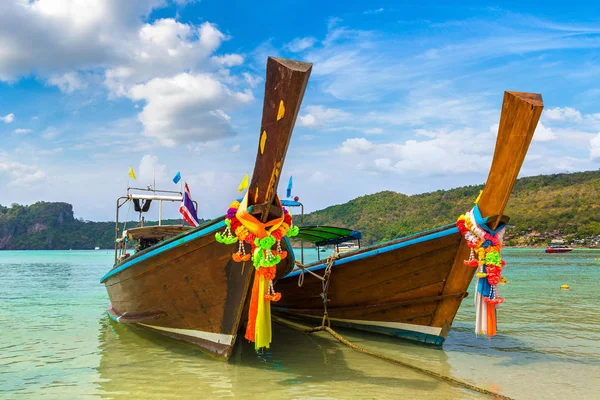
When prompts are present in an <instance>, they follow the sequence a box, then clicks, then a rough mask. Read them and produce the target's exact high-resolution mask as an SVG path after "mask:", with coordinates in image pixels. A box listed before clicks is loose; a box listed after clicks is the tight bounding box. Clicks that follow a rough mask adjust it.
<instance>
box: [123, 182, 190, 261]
mask: <svg viewBox="0 0 600 400" xmlns="http://www.w3.org/2000/svg"><path fill="white" fill-rule="evenodd" d="M182 199H183V193H182V192H177V191H172V190H158V189H154V188H152V187H151V186H148V188H146V189H142V188H131V187H130V188H127V195H125V196H121V197H119V198H118V199H117V209H116V220H115V264H117V263H119V262H121V261H123V260H124V259H126V258H128V257H129V256H130V255H131V254H130V253H129V252H128V249H129V246H130V243H135V245H134V248H133V249H134V251H135V252H139V251H142V250H144V249H147V248H148V247H151V246H154V245H155V244H157V243H160V242H162V241H163V240H166V239H169V238H171V237H173V236H176V235H179V234H180V233H183V232H186V231H188V230H190V229H192V228H193V227H192V226H190V225H188V224H187V223H186V221H185V220H184V219H182V220H181V224H177V225H173V224H171V225H163V203H164V202H167V203H177V204H178V205H179V203H181V201H182ZM152 204H155V205H157V208H158V218H157V222H152V224H148V223H147V222H146V217H145V216H146V215H147V213H148V212H149V211H150V206H151V205H152ZM132 205H133V211H134V212H135V213H137V214H138V218H137V219H138V222H137V224H136V225H133V226H129V227H128V226H127V225H128V224H130V223H131V221H129V219H130V212H131V211H132V210H131V208H132V207H131V206H132ZM125 206H127V208H126V209H127V211H126V212H127V215H126V217H125V221H124V222H123V224H122V227H119V211H121V209H125ZM194 208H195V209H196V213H197V212H198V203H197V202H195V201H194Z"/></svg>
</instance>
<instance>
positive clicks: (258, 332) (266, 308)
mask: <svg viewBox="0 0 600 400" xmlns="http://www.w3.org/2000/svg"><path fill="white" fill-rule="evenodd" d="M257 278H258V279H260V282H259V286H258V313H257V314H256V326H255V331H254V332H255V340H256V341H255V342H254V347H255V348H256V349H260V348H262V347H266V348H267V349H268V348H269V346H270V345H271V302H270V301H267V300H265V296H266V295H267V292H268V290H269V282H268V281H267V280H266V279H265V276H264V275H263V274H256V276H255V277H254V279H257Z"/></svg>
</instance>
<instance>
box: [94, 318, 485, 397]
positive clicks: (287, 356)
mask: <svg viewBox="0 0 600 400" xmlns="http://www.w3.org/2000/svg"><path fill="white" fill-rule="evenodd" d="M99 325H100V332H99V348H100V357H101V358H100V363H99V367H98V375H99V378H100V379H99V381H98V389H99V390H100V392H101V395H102V396H104V397H108V398H111V399H131V398H144V399H146V398H150V399H164V398H200V397H201V398H220V397H240V398H241V397H245V398H255V397H258V396H260V397H261V398H265V399H276V398H290V397H296V396H302V397H327V398H348V395H349V393H348V385H350V384H352V383H353V382H356V381H361V382H365V383H367V386H366V387H368V388H369V389H368V390H369V396H367V393H366V392H364V393H363V394H364V395H365V396H367V397H374V398H397V396H398V395H401V394H405V395H410V396H415V395H418V394H422V395H424V396H427V394H430V393H440V391H442V392H443V393H448V395H449V396H450V398H456V397H460V398H477V396H475V395H472V396H471V395H470V394H469V393H466V394H465V392H464V391H462V390H460V389H458V388H455V387H453V386H451V385H449V384H447V383H445V382H442V381H438V380H436V379H433V378H431V377H428V376H425V375H423V374H420V373H417V372H414V371H412V370H409V369H406V368H402V367H396V366H392V365H391V364H389V363H387V362H384V361H380V360H378V359H375V358H372V357H370V356H366V355H364V354H360V353H357V352H355V351H353V350H351V349H349V348H348V347H346V346H343V345H341V344H339V343H338V342H336V341H335V340H333V339H332V338H331V337H330V336H329V335H327V334H323V333H319V334H311V335H307V334H304V333H301V332H299V331H296V330H294V329H291V328H288V327H285V326H281V325H278V324H274V325H273V335H274V338H275V340H274V342H273V346H272V347H271V350H270V351H267V352H264V353H262V354H256V352H255V351H254V346H253V345H252V344H251V343H247V342H246V341H239V343H238V345H237V346H236V348H235V350H234V352H233V354H232V357H231V359H230V362H229V363H216V362H214V361H213V360H212V359H211V358H209V357H208V356H206V355H205V354H203V353H202V352H201V351H199V350H198V349H197V348H195V347H193V346H191V345H188V344H186V343H184V342H180V341H177V340H173V339H170V338H167V337H163V336H160V335H155V334H153V333H152V332H149V331H147V330H145V329H142V328H138V327H135V326H124V325H123V324H118V323H115V322H114V321H112V320H110V319H109V318H108V317H107V316H104V317H102V318H101V319H100V321H99ZM340 332H341V333H342V334H344V335H345V336H347V337H348V338H349V339H351V340H353V341H355V342H356V343H359V344H360V345H362V346H365V347H368V348H370V349H373V350H376V351H378V352H382V353H384V354H386V355H389V356H392V357H399V358H402V359H404V360H407V361H409V362H411V363H414V364H416V365H419V366H422V367H427V368H431V369H434V370H435V371H436V372H439V373H442V374H449V373H450V365H449V364H448V362H447V355H446V353H445V352H443V351H439V350H435V349H427V348H423V347H421V346H415V345H413V344H411V343H405V344H398V343H397V342H394V341H393V340H392V339H391V338H386V337H380V336H378V335H373V334H368V333H359V332H349V331H340ZM358 335H360V336H358ZM364 389H365V386H364V385H363V389H362V390H364ZM356 395H357V396H358V395H359V394H358V393H357V394H356ZM465 395H466V396H465ZM452 396H455V397H452ZM358 397H360V396H358Z"/></svg>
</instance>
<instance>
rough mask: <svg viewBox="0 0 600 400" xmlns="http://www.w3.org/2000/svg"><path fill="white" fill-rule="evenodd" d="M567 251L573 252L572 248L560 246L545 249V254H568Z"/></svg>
mask: <svg viewBox="0 0 600 400" xmlns="http://www.w3.org/2000/svg"><path fill="white" fill-rule="evenodd" d="M569 251H573V248H572V247H569V246H565V245H562V244H561V245H551V246H548V247H546V253H568V252H569Z"/></svg>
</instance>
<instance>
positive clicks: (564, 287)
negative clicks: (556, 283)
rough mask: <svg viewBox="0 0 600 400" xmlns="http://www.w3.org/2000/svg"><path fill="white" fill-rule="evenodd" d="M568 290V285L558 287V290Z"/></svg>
mask: <svg viewBox="0 0 600 400" xmlns="http://www.w3.org/2000/svg"><path fill="white" fill-rule="evenodd" d="M570 288H571V287H570V286H569V285H560V290H569V289H570Z"/></svg>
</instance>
